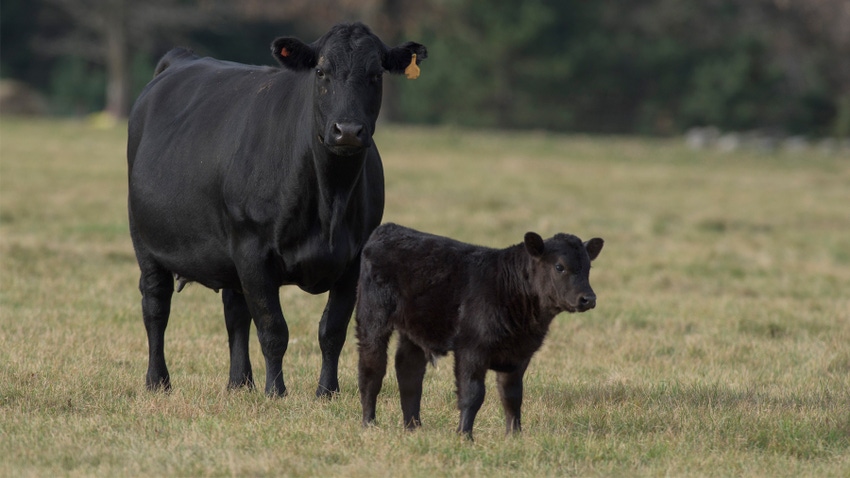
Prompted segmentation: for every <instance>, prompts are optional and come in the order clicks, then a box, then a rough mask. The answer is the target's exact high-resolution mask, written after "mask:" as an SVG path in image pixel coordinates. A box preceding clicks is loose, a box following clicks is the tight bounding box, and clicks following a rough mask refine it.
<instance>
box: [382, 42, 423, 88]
mask: <svg viewBox="0 0 850 478" xmlns="http://www.w3.org/2000/svg"><path fill="white" fill-rule="evenodd" d="M414 55H415V56H414ZM426 58H428V49H427V48H425V46H424V45H420V44H419V43H415V42H412V41H409V42H407V43H403V44H401V45H399V46H397V47H395V48H390V49H389V50H388V51H387V55H386V57H385V58H384V65H383V66H384V69H385V70H387V71H389V72H390V73H395V74H397V75H399V74H401V73H406V74H407V77H408V78H410V79H415V78H416V77H417V76H419V64H420V63H422V60H424V59H426Z"/></svg>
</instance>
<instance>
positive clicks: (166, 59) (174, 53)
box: [153, 47, 196, 78]
mask: <svg viewBox="0 0 850 478" xmlns="http://www.w3.org/2000/svg"><path fill="white" fill-rule="evenodd" d="M186 58H196V57H195V52H193V51H192V50H190V49H188V48H182V47H178V48H174V49H172V50H171V51H169V52H168V53H166V54H165V55H164V56H163V57H162V59H160V60H159V63H157V64H156V69H155V70H154V72H153V76H154V78H156V76H157V75H159V74H160V73H162V72H163V71H165V69H166V68H168V67H169V66H171V65H172V64H173V63H175V62H177V61H180V60H184V59H186Z"/></svg>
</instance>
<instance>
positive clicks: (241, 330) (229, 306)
mask: <svg viewBox="0 0 850 478" xmlns="http://www.w3.org/2000/svg"><path fill="white" fill-rule="evenodd" d="M221 300H222V302H223V304H224V321H225V324H226V325H227V341H228V344H229V345H230V379H229V380H228V382H227V388H229V389H235V388H240V387H247V388H254V374H253V372H252V371H251V359H250V357H249V355H248V339H249V336H250V332H251V312H250V311H249V310H248V303H247V302H246V301H245V296H244V295H243V294H242V293H241V292H237V291H235V290H233V289H224V290H222V291H221Z"/></svg>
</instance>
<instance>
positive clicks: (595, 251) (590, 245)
mask: <svg viewBox="0 0 850 478" xmlns="http://www.w3.org/2000/svg"><path fill="white" fill-rule="evenodd" d="M603 245H605V241H603V240H602V239H600V238H598V237H594V238H593V239H591V240H589V241H587V242H585V243H584V249H585V250H586V251H587V255H588V256H590V260H594V259H596V258H597V257H598V256H599V253H600V252H602V246H603Z"/></svg>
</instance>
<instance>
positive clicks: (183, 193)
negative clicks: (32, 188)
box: [127, 24, 388, 396]
mask: <svg viewBox="0 0 850 478" xmlns="http://www.w3.org/2000/svg"><path fill="white" fill-rule="evenodd" d="M273 45H274V48H275V50H274V51H273V53H274V55H275V57H276V58H278V60H280V62H281V64H282V65H283V66H284V68H277V67H276V68H272V67H260V66H248V65H242V64H238V63H233V62H227V61H220V60H216V59H213V58H199V57H197V56H195V55H194V54H192V52H191V51H189V50H186V49H175V50H172V51H171V52H169V53H168V54H166V55H165V56H164V57H163V59H162V60H161V61H160V64H159V65H158V67H157V70H156V71H157V74H156V76H155V77H154V79H153V80H152V81H151V82H150V83H149V84H148V86H147V87H146V88H145V90H144V91H143V92H142V94H141V95H140V96H139V98H138V100H137V101H136V104H135V105H134V108H133V111H132V112H131V115H130V120H129V139H128V145H127V159H128V165H129V174H128V176H129V198H128V209H129V218H130V233H131V236H132V239H133V245H134V248H135V251H136V257H137V259H138V262H139V267H140V269H141V278H140V281H139V288H140V290H141V292H142V313H143V316H144V322H145V328H146V330H147V335H148V345H149V362H148V371H147V375H146V385H147V387H148V388H149V389H160V388H165V389H169V388H170V386H171V380H170V376H169V373H168V369H167V367H166V363H165V355H164V352H163V348H164V335H165V328H166V326H167V324H168V318H169V313H170V306H171V298H172V294H173V291H174V278H175V277H176V278H177V280H178V282H179V288H182V287H183V285H185V283H186V282H189V281H193V282H198V283H201V284H203V285H205V286H207V287H209V288H212V289H222V301H223V305H224V315H225V322H226V325H227V333H228V341H229V345H230V378H229V382H228V386H229V387H240V386H248V387H252V386H253V384H254V379H253V374H252V370H251V363H250V360H249V355H248V337H249V331H250V325H251V320H252V319H253V321H254V323H255V324H256V326H257V335H258V337H259V341H260V346H261V348H262V352H263V356H264V357H265V361H266V384H265V385H266V386H265V390H266V393H267V394H270V395H283V394H284V393H285V391H286V387H285V386H284V380H283V372H282V360H283V355H284V353H285V352H286V348H287V343H288V340H289V332H288V329H287V325H286V321H285V320H284V317H283V313H282V311H281V307H280V301H279V298H278V289H279V287H280V286H282V285H286V284H294V285H297V286H299V287H300V288H301V289H303V290H305V291H307V292H309V293H312V294H319V293H323V292H327V291H330V294H329V297H328V303H327V307H326V308H325V312H324V314H323V316H322V319H321V322H320V324H319V343H320V346H321V349H322V371H321V376H320V378H319V386H318V389H317V391H316V393H317V395H321V396H324V395H330V394H332V393H334V392H337V391H338V390H339V383H338V379H337V366H338V362H339V355H340V351H341V349H342V346H343V343H344V342H345V336H346V329H347V327H348V323H349V320H350V318H351V312H352V310H353V308H354V302H355V298H356V297H355V288H356V282H357V277H358V272H359V265H360V252H361V249H362V247H363V244H364V243H365V242H366V240H367V239H368V237H369V234H370V233H371V232H372V230H373V229H374V228H375V227H377V225H378V224H380V221H381V216H382V215H383V208H384V177H383V168H382V165H381V158H380V155H379V154H378V150H377V148H376V146H375V145H374V144H373V143H372V135H373V134H374V132H375V123H376V121H377V118H378V113H379V111H380V108H381V91H382V83H381V82H380V76H381V73H382V72H383V70H384V67H383V62H384V59H385V57H386V54H387V51H388V49H387V47H386V46H385V45H384V44H383V42H381V40H380V39H379V38H378V37H377V36H375V35H374V34H372V32H371V31H369V29H368V28H367V27H365V26H364V25H361V24H353V25H337V26H335V27H334V28H333V29H332V30H331V31H330V32H328V33H327V34H326V35H324V36H323V37H322V38H321V39H319V40H318V41H317V42H315V43H313V44H312V45H306V44H304V43H302V42H301V41H299V40H297V39H293V38H282V39H278V40H276V41H275V42H274V44H273ZM284 47H285V48H287V49H288V50H287V52H286V55H285V56H284V55H281V48H284ZM290 50H291V51H290ZM316 68H321V69H322V74H321V75H320V74H318V73H317V71H316Z"/></svg>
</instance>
